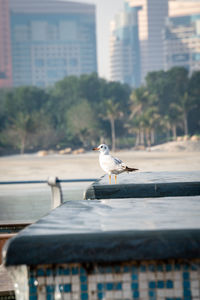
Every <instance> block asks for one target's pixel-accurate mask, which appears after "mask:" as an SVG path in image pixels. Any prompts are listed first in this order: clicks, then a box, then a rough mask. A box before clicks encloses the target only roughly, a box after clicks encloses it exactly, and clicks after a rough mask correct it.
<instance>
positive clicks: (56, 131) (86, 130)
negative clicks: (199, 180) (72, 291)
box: [0, 0, 200, 222]
mask: <svg viewBox="0 0 200 300" xmlns="http://www.w3.org/2000/svg"><path fill="white" fill-rule="evenodd" d="M199 116H200V1H191V0H189V1H185V0H162V1H160V0H124V1H123V0H80V1H64V0H34V1H32V0H0V155H1V157H0V179H1V180H2V181H4V180H22V181H23V180H25V179H26V180H33V179H40V180H46V179H47V177H48V176H54V175H55V176H58V177H59V178H60V179H70V178H98V177H99V176H101V175H103V172H102V170H101V169H100V167H99V165H98V156H97V154H96V153H91V152H90V151H91V149H92V148H93V147H94V146H98V145H99V144H100V143H102V142H104V143H107V144H108V145H109V147H110V148H111V149H112V151H114V152H116V151H121V152H120V153H117V154H116V155H117V156H119V157H120V158H121V159H123V160H124V161H125V162H126V163H127V164H128V165H130V166H133V167H136V168H139V169H140V170H141V171H150V172H152V171H173V170H176V171H196V170H200V159H199V151H200V117H199ZM136 150H137V151H136ZM147 150H148V151H147ZM150 150H151V151H150ZM18 154H21V155H18ZM86 186H87V184H86V183H84V184H79V185H77V184H76V185H73V184H71V185H66V191H67V194H66V198H65V199H66V200H69V199H80V198H81V197H82V192H83V190H84V189H85V187H86ZM37 188H38V190H37V192H36V187H33V186H32V187H30V186H28V187H26V188H25V186H23V185H20V186H18V187H16V186H15V187H13V188H11V187H10V186H9V187H8V186H6V185H4V186H3V185H2V186H1V202H0V211H1V213H0V219H1V221H2V220H4V221H5V222H6V221H7V220H11V219H13V220H15V221H19V220H22V219H23V220H24V221H27V219H28V220H31V221H33V220H35V219H37V218H38V217H40V216H41V215H43V214H44V212H46V211H48V209H49V205H50V202H49V199H50V189H49V187H48V186H45V187H44V189H43V187H42V188H41V187H37ZM47 191H48V192H47ZM16 198H17V199H18V201H15V200H14V199H16ZM19 199H20V201H19ZM27 199H29V201H28V202H27ZM36 199H37V201H39V202H37V201H36ZM41 199H43V200H44V201H42V200H41ZM38 203H40V204H38ZM43 205H44V206H43ZM27 211H28V213H27Z"/></svg>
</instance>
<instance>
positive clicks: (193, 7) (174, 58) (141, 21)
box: [110, 0, 200, 86]
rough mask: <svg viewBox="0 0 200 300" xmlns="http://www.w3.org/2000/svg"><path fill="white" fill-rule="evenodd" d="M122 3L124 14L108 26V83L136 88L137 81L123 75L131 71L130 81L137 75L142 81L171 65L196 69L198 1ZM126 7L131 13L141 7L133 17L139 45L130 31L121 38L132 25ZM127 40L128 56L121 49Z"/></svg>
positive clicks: (198, 54) (199, 21)
mask: <svg viewBox="0 0 200 300" xmlns="http://www.w3.org/2000/svg"><path fill="white" fill-rule="evenodd" d="M125 4H126V5H125V10H124V12H121V13H120V14H118V15H117V16H116V18H115V20H114V21H113V22H112V23H111V47H110V61H111V74H110V78H111V80H120V81H121V82H127V83H129V84H131V85H132V86H137V85H138V82H139V81H137V82H134V80H132V81H130V78H131V76H130V74H129V78H128V77H126V76H124V74H127V73H130V72H132V78H138V74H141V82H143V81H144V79H145V77H146V75H147V73H148V72H150V71H158V70H162V69H166V70H167V69H169V68H171V67H173V66H184V67H186V68H187V69H189V71H190V73H192V72H193V71H195V70H200V19H199V18H200V1H199V0H195V1H194V0H190V1H189V0H169V1H168V0H125ZM127 7H129V11H132V12H133V11H134V9H135V10H136V9H137V7H141V9H140V10H138V13H137V15H136V16H137V17H134V18H135V19H134V20H135V22H137V27H135V28H137V30H138V35H139V42H138V40H135V39H134V38H133V36H134V35H133V33H132V32H131V31H130V30H129V31H126V35H125V28H129V27H131V26H132V23H131V22H132V21H131V20H130V18H128V13H129V12H128V11H127ZM130 7H131V8H132V10H131V9H130ZM128 40H131V41H132V44H131V47H130V45H129V52H130V51H132V56H131V54H130V53H129V54H128V52H127V49H128V48H127V47H125V46H124V45H125V44H126V42H127V41H128ZM136 49H137V51H136ZM138 51H139V53H138ZM136 53H137V56H136ZM133 57H134V58H135V60H133ZM137 60H138V61H137ZM133 62H134V63H133Z"/></svg>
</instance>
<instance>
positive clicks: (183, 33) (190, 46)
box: [164, 14, 200, 73]
mask: <svg viewBox="0 0 200 300" xmlns="http://www.w3.org/2000/svg"><path fill="white" fill-rule="evenodd" d="M164 57H165V69H166V70H168V69H170V68H172V67H174V66H183V67H185V68H187V69H188V70H189V72H190V73H192V72H194V71H197V70H198V71H199V70H200V14H195V15H182V16H178V17H171V18H168V21H167V23H166V29H165V35H164Z"/></svg>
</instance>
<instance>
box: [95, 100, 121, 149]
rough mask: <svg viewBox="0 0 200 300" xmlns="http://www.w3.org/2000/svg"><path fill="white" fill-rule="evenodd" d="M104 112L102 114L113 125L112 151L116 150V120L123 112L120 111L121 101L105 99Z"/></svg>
mask: <svg viewBox="0 0 200 300" xmlns="http://www.w3.org/2000/svg"><path fill="white" fill-rule="evenodd" d="M103 106H104V114H101V115H100V116H101V117H102V118H103V119H105V120H108V121H109V122H110V127H111V139H112V151H113V152H115V151H116V134H115V121H116V120H117V119H118V118H120V117H121V116H122V115H123V113H122V112H121V111H120V104H119V102H115V101H114V100H113V99H111V98H109V99H105V100H104V102H103Z"/></svg>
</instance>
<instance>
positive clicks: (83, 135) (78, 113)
mask: <svg viewBox="0 0 200 300" xmlns="http://www.w3.org/2000/svg"><path fill="white" fill-rule="evenodd" d="M66 120H67V133H68V134H69V135H71V136H72V137H74V138H76V139H79V140H80V141H81V142H82V145H83V146H84V147H88V146H90V145H91V142H92V141H93V140H96V138H97V129H98V122H97V120H96V118H95V115H94V111H93V110H92V108H91V105H90V104H89V102H88V101H87V100H85V99H83V100H82V101H80V102H79V103H77V104H75V105H73V106H72V107H71V108H70V109H69V110H68V111H67V115H66Z"/></svg>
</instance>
